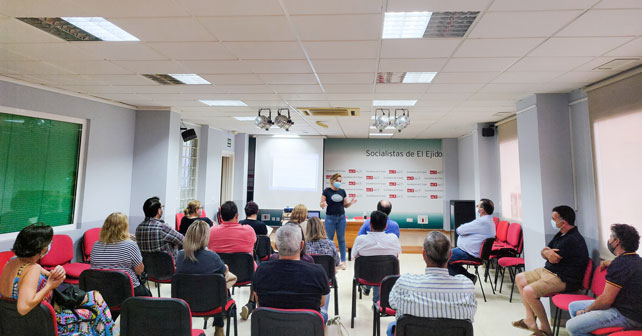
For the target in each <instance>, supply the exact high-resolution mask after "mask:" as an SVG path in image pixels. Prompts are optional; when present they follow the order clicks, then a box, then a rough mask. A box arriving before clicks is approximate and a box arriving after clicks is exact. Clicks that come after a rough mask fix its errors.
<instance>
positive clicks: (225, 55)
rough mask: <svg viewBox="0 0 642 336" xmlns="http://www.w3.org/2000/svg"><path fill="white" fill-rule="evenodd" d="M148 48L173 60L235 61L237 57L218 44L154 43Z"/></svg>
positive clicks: (149, 44) (148, 44)
mask: <svg viewBox="0 0 642 336" xmlns="http://www.w3.org/2000/svg"><path fill="white" fill-rule="evenodd" d="M147 46H149V47H151V48H153V49H154V50H156V51H157V52H158V53H160V54H162V55H165V57H167V58H170V59H173V60H177V61H178V60H234V59H236V56H234V54H232V53H231V52H229V51H228V50H227V48H225V47H224V46H223V45H222V44H221V43H218V42H152V43H147Z"/></svg>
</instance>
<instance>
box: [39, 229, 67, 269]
mask: <svg viewBox="0 0 642 336" xmlns="http://www.w3.org/2000/svg"><path fill="white" fill-rule="evenodd" d="M73 258H74V242H73V241H72V240H71V237H69V236H67V235H64V234H61V235H54V236H53V241H52V242H51V250H50V251H49V253H47V255H46V256H44V258H42V259H40V265H42V266H45V267H54V266H58V265H64V264H66V263H68V262H70V261H71V259H73Z"/></svg>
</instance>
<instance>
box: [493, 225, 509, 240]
mask: <svg viewBox="0 0 642 336" xmlns="http://www.w3.org/2000/svg"><path fill="white" fill-rule="evenodd" d="M496 235H497V240H499V241H500V242H502V243H505V242H506V236H507V235H508V221H501V222H499V224H497V233H496Z"/></svg>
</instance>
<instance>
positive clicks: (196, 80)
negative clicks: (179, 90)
mask: <svg viewBox="0 0 642 336" xmlns="http://www.w3.org/2000/svg"><path fill="white" fill-rule="evenodd" d="M169 75H170V76H172V77H174V78H175V79H177V80H179V81H181V82H183V83H185V84H188V85H204V84H212V83H210V82H208V81H206V80H205V79H203V77H201V76H199V75H197V74H169Z"/></svg>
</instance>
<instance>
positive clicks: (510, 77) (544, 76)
mask: <svg viewBox="0 0 642 336" xmlns="http://www.w3.org/2000/svg"><path fill="white" fill-rule="evenodd" d="M561 74H562V72H547V71H536V72H521V71H507V72H504V73H503V74H501V75H499V77H497V78H496V79H495V80H493V83H545V82H548V81H550V80H552V79H553V78H555V77H557V76H559V75H561Z"/></svg>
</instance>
